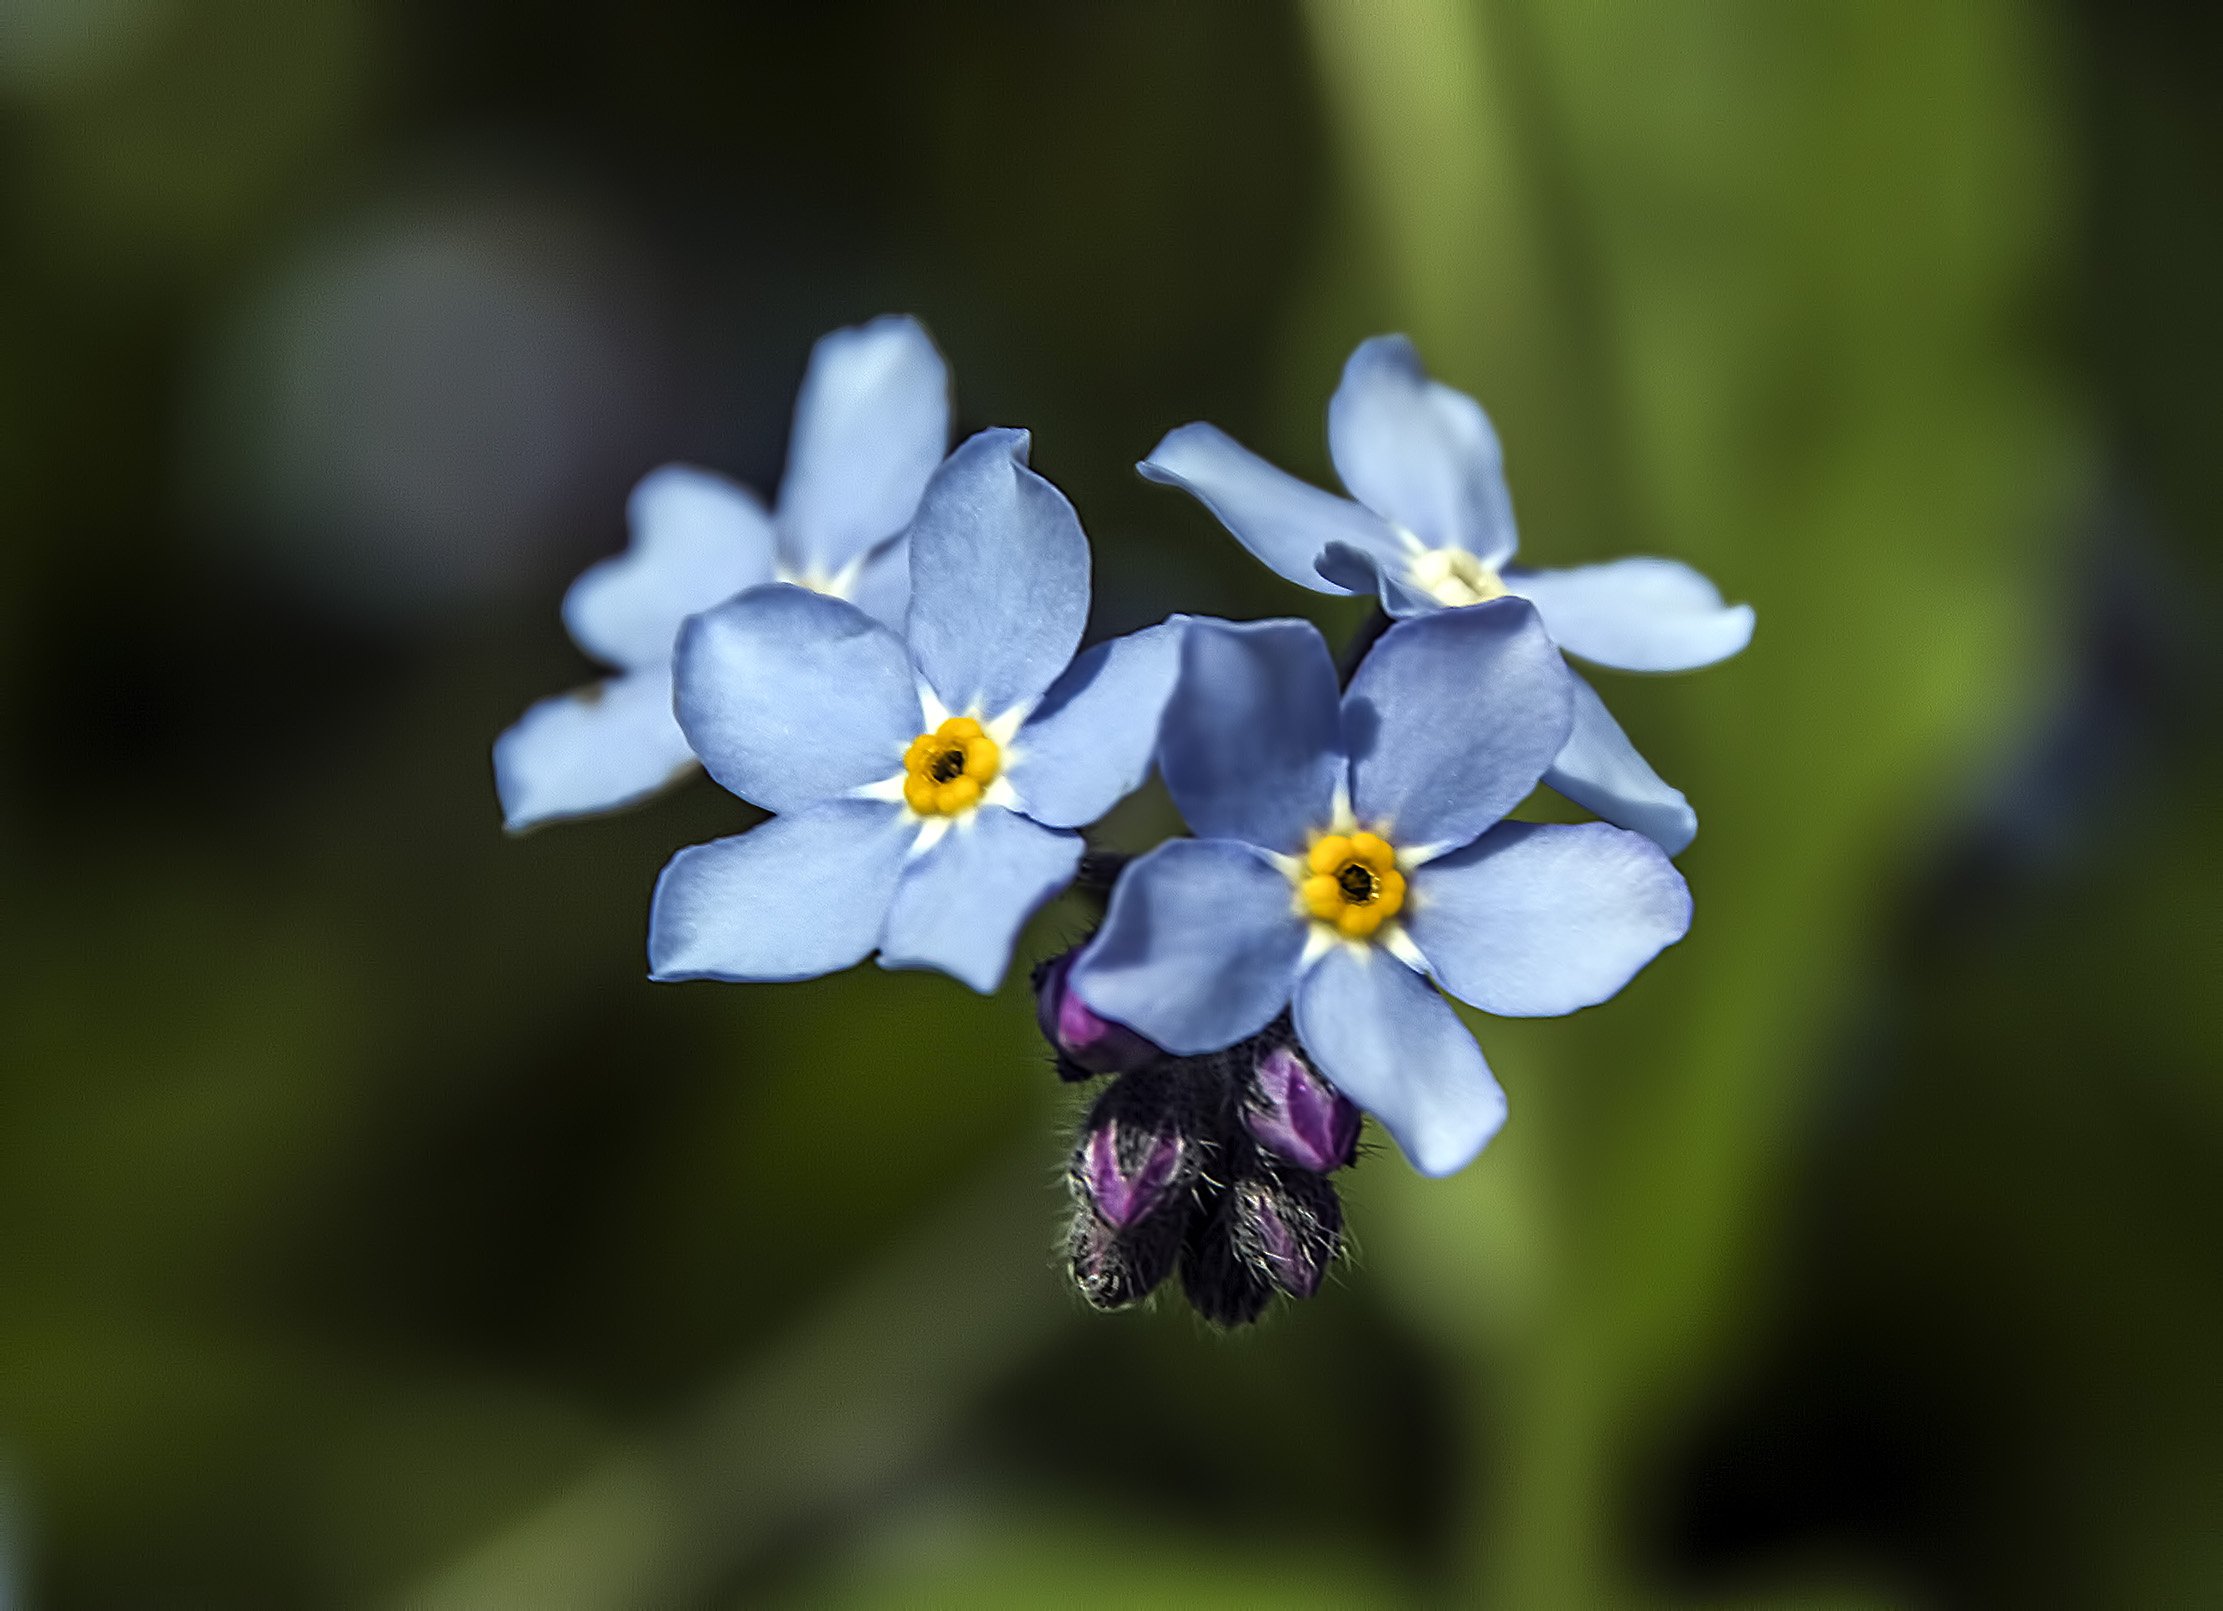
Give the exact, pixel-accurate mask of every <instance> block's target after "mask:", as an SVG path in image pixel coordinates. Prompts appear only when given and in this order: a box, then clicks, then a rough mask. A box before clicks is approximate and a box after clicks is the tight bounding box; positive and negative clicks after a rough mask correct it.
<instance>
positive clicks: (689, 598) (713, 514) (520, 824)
mask: <svg viewBox="0 0 2223 1611" xmlns="http://www.w3.org/2000/svg"><path fill="white" fill-rule="evenodd" d="M948 446H949V372H948V369H947V368H946V366H945V365H944V364H943V362H942V356H941V354H940V353H938V352H936V351H935V350H934V343H933V342H932V340H930V339H929V338H928V336H927V334H926V332H925V331H924V330H923V329H921V328H920V326H919V325H918V323H917V321H916V320H913V319H910V318H906V317H903V316H901V315H888V316H885V317H882V318H879V319H874V320H872V321H871V322H870V323H868V324H863V325H859V326H856V327H854V328H852V329H846V330H836V331H834V332H832V333H831V334H829V335H827V336H824V337H822V338H821V339H820V340H819V342H818V344H817V346H816V347H814V348H813V349H812V351H811V359H810V367H809V369H808V371H807V372H806V373H805V375H804V377H803V388H802V391H801V393H800V394H799V395H798V396H797V398H796V401H795V423H794V429H793V431H792V433H791V434H790V438H789V442H788V452H787V473H786V476H785V477H784V478H783V479H782V481H781V483H780V497H779V505H778V508H777V510H776V511H775V512H773V513H770V514H767V513H766V511H765V509H764V506H763V505H762V504H761V503H760V502H758V500H757V498H756V496H755V494H753V493H751V492H750V491H749V490H748V489H747V488H745V487H742V486H739V485H736V484H735V483H734V482H732V481H729V480H727V479H726V478H725V477H723V476H720V475H715V474H713V473H711V472H710V471H708V470H698V469H694V468H692V467H690V466H686V465H666V466H665V467H664V468H662V469H660V470H655V471H651V472H650V473H649V474H648V475H647V476H646V477H644V478H643V479H642V481H641V482H640V484H639V485H638V486H636V487H635V488H634V489H633V494H632V497H631V498H630V499H629V500H628V502H627V504H626V520H627V524H628V526H629V527H630V530H631V538H632V540H631V545H630V546H629V547H628V548H627V549H626V551H625V552H624V553H622V554H619V555H617V556H615V557H614V558H611V559H606V560H603V561H601V562H600V563H599V564H596V565H594V566H592V567H591V568H590V569H588V570H587V571H586V572H585V573H584V574H583V575H581V576H580V577H579V579H578V580H577V581H576V582H574V583H573V584H572V585H571V590H570V591H569V592H568V593H567V594H566V595H565V597H564V603H563V617H564V624H565V626H566V627H568V628H569V629H570V632H571V636H572V638H573V640H574V641H576V642H577V643H578V645H579V647H580V648H581V649H583V650H585V651H586V652H587V653H588V654H590V655H592V656H594V657H595V658H596V659H598V660H602V661H604V662H606V663H608V664H609V665H611V666H613V667H615V668H617V673H618V674H617V675H616V676H614V677H611V678H609V679H608V680H606V681H604V682H602V683H599V684H596V685H595V686H593V687H590V688H586V689H583V690H580V691H578V692H576V693H571V694H562V695H558V696H557V697H555V698H553V699H544V700H542V701H541V702H540V703H538V704H536V705H534V706H533V707H532V709H530V710H528V711H527V712H526V713H525V715H524V716H523V717H522V718H521V719H520V720H519V721H518V722H517V724H516V725H515V726H514V727H511V728H510V729H509V730H508V731H507V732H505V733H503V734H502V736H501V737H500V738H499V739H498V740H496V742H495V745H494V779H495V788H496V791H497V792H498V793H499V795H500V797H501V802H502V811H503V815H504V817H505V819H506V821H507V823H508V825H509V827H510V828H511V829H512V830H517V829H523V828H529V827H532V826H534V825H536V824H539V823H542V822H548V821H552V820H555V819H557V818H562V817H575V816H584V815H588V814H590V813H594V812H599V811H608V810H612V809H614V808H616V807H618V806H623V805H630V804H632V803H634V802H636V801H639V800H643V799H646V798H647V797H648V796H650V795H652V794H655V793H656V792H658V791H659V790H660V789H662V788H663V787H664V786H665V785H666V784H668V783H671V782H673V781H676V780H677V779H678V778H681V777H684V776H686V775H687V774H688V773H690V772H691V771H692V770H693V769H694V765H695V755H694V753H693V752H692V751H691V750H690V749H689V748H688V747H687V740H686V738H685V736H684V735H683V734H682V733H681V732H680V729H679V724H678V723H677V722H676V721H675V720H674V719H673V715H672V671H671V667H672V647H673V643H674V640H675V638H676V637H677V635H678V632H679V628H680V624H681V623H682V622H683V621H685V620H686V619H687V617H689V616H691V615H694V614H695V613H697V612H698V611H701V610H706V609H709V608H710V607H711V606H712V605H714V604H717V603H719V602H721V601H722V600H725V599H728V598H731V597H732V596H733V595H734V594H736V593H739V592H741V591H742V590H743V589H746V588H751V587H757V586H760V585H762V584H764V583H767V582H773V581H781V582H791V583H795V584H797V585H799V586H801V587H805V588H810V589H813V590H815V591H817V592H820V593H824V594H827V595H830V596H832V597H835V598H842V599H849V600H851V601H853V602H854V603H855V604H856V605H857V606H858V607H859V608H861V609H863V610H864V611H865V612H866V613H867V614H869V615H872V616H875V617H877V618H878V619H880V620H882V621H885V622H888V623H889V624H891V625H896V626H900V625H901V624H902V621H903V612H904V606H905V602H906V600H907V597H908V594H909V588H910V568H909V564H908V561H907V557H906V554H905V549H904V541H903V536H902V532H903V527H904V524H905V523H906V522H907V521H908V520H909V519H910V518H911V513H912V511H913V510H914V509H915V508H916V507H917V505H918V500H919V493H920V491H921V489H923V488H924V487H925V485H926V479H927V477H928V476H930V475H932V474H933V472H934V467H935V466H936V465H938V464H939V463H941V461H942V455H943V453H944V452H945V451H947V449H948Z"/></svg>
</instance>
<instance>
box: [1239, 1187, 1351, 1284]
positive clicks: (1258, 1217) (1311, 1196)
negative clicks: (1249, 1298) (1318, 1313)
mask: <svg viewBox="0 0 2223 1611" xmlns="http://www.w3.org/2000/svg"><path fill="white" fill-rule="evenodd" d="M1234 1220H1235V1225H1234V1232H1235V1246H1236V1248H1237V1250H1238V1251H1239V1252H1240V1253H1241V1254H1242V1256H1243V1258H1244V1260H1245V1262H1247V1263H1249V1264H1250V1265H1251V1266H1252V1267H1253V1268H1255V1269H1256V1270H1257V1271H1258V1272H1259V1273H1260V1274H1262V1275H1264V1276H1265V1277H1267V1278H1268V1279H1269V1280H1271V1281H1272V1282H1273V1284H1274V1285H1275V1286H1277V1287H1279V1288H1281V1290H1282V1291H1284V1292H1286V1293H1288V1294H1289V1295H1290V1296H1291V1297H1292V1298H1309V1297H1311V1296H1312V1295H1313V1294H1314V1293H1315V1292H1317V1291H1319V1290H1320V1282H1321V1279H1322V1278H1323V1277H1324V1276H1326V1274H1327V1273H1328V1266H1329V1265H1330V1264H1332V1263H1334V1262H1335V1256H1336V1254H1337V1252H1339V1251H1340V1250H1341V1248H1342V1245H1343V1205H1342V1203H1341V1202H1340V1201H1338V1200H1337V1198H1336V1195H1335V1188H1334V1187H1332V1186H1330V1185H1329V1184H1328V1183H1327V1182H1326V1181H1324V1180H1321V1179H1319V1178H1318V1177H1317V1176H1313V1175H1282V1176H1279V1177H1275V1178H1260V1179H1255V1180H1243V1181H1238V1182H1237V1183H1236V1185H1235V1190H1234Z"/></svg>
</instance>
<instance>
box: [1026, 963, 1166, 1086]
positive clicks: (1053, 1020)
mask: <svg viewBox="0 0 2223 1611" xmlns="http://www.w3.org/2000/svg"><path fill="white" fill-rule="evenodd" d="M1077 955H1079V953H1078V952H1077V951H1068V952H1066V954H1065V955H1063V956H1061V957H1059V958H1058V959H1057V960H1056V961H1055V962H1053V963H1051V964H1050V966H1049V969H1048V971H1046V972H1045V973H1044V974H1043V975H1042V984H1041V987H1040V989H1039V990H1038V992H1037V993H1036V995H1035V998H1034V1008H1035V1017H1036V1021H1037V1022H1039V1023H1040V1024H1041V1026H1042V1038H1043V1039H1044V1040H1046V1041H1048V1042H1049V1043H1050V1044H1051V1045H1053V1046H1055V1047H1056V1048H1057V1049H1058V1050H1059V1051H1061V1052H1063V1053H1064V1054H1065V1055H1066V1056H1067V1057H1069V1058H1071V1059H1072V1060H1073V1061H1074V1062H1076V1063H1078V1064H1079V1065H1080V1066H1081V1067H1082V1068H1085V1069H1087V1070H1088V1071H1089V1072H1090V1073H1092V1074H1124V1073H1126V1072H1128V1071H1129V1070H1130V1069H1137V1068H1140V1067H1142V1066H1143V1065H1144V1064H1145V1063H1149V1062H1153V1061H1155V1060H1156V1059H1157V1057H1158V1056H1159V1051H1158V1048H1157V1047H1156V1046H1155V1045H1153V1044H1152V1043H1151V1042H1149V1041H1147V1040H1145V1039H1143V1037H1142V1036H1140V1035H1138V1034H1136V1033H1135V1032H1134V1031H1133V1030H1131V1029H1129V1028H1128V1027H1127V1026H1126V1025H1125V1024H1115V1023H1113V1022H1112V1021H1111V1020H1110V1019H1109V1018H1099V1017H1098V1016H1097V1015H1096V1014H1095V1013H1094V1012H1092V1011H1090V1010H1089V1005H1088V1003H1087V1002H1085V1001H1083V1000H1081V998H1080V996H1079V994H1078V993H1076V992H1075V991H1073V990H1070V989H1068V988H1067V987H1066V976H1067V975H1068V974H1070V973H1071V972H1072V971H1073V958H1074V957H1076V956H1077Z"/></svg>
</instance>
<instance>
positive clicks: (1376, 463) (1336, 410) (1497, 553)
mask: <svg viewBox="0 0 2223 1611" xmlns="http://www.w3.org/2000/svg"><path fill="white" fill-rule="evenodd" d="M1328 452H1329V454H1330V456H1332V457H1333V458H1334V460H1335V473H1336V474H1337V475H1339V476H1341V477H1342V478H1343V484H1344V486H1346V487H1348V488H1349V489H1350V491H1351V496H1353V497H1354V498H1356V499H1358V501H1359V502H1360V503H1363V504H1364V505H1366V507H1367V508H1369V509H1371V510H1373V511H1374V513H1376V514H1377V515H1380V516H1381V517H1382V518H1383V519H1384V520H1386V521H1388V522H1390V524H1392V525H1395V526H1402V527H1403V528H1404V529H1405V530H1407V531H1409V532H1411V533H1412V534H1413V535H1414V536H1415V537H1418V538H1419V539H1420V540H1421V541H1422V542H1423V543H1426V544H1427V545H1428V546H1429V547H1430V548H1461V549H1464V550H1466V551H1467V552H1468V553H1470V554H1472V555H1474V556H1475V557H1476V558H1477V559H1480V560H1481V561H1482V562H1483V563H1484V564H1486V565H1491V566H1497V565H1502V564H1504V563H1505V561H1506V560H1507V559H1508V558H1509V557H1511V555H1512V552H1513V548H1514V543H1515V537H1514V531H1513V500H1512V495H1511V494H1510V493H1508V492H1507V491H1506V489H1505V469H1504V454H1503V452H1502V451H1501V450H1500V449H1499V447H1498V441H1497V432H1496V431H1495V430H1494V429H1492V427H1491V425H1490V419H1489V416H1488V415H1487V414H1484V413H1483V412H1482V408H1481V405H1480V404H1478V403H1476V402H1475V400H1474V399H1473V398H1471V397H1469V396H1467V395H1466V394H1465V393H1464V392H1457V391H1453V390H1452V389H1451V388H1450V387H1449V386H1445V385H1443V384H1441V383H1440V382H1437V381H1433V380H1430V379H1429V378H1428V373H1427V371H1426V370H1424V369H1422V368H1421V367H1420V356H1419V354H1417V353H1415V352H1414V351H1413V344H1412V343H1411V342H1410V341H1408V340H1406V339H1405V338H1404V337H1403V336H1376V337H1374V338H1373V339H1372V340H1370V341H1362V342H1360V343H1359V345H1358V350H1357V351H1355V352H1353V353H1352V354H1351V357H1350V361H1349V362H1347V363H1346V364H1345V365H1344V366H1343V384H1342V385H1340V386H1338V387H1337V388H1336V391H1335V396H1334V398H1332V399H1331V400H1330V401H1329V403H1328Z"/></svg>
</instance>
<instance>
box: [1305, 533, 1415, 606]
mask: <svg viewBox="0 0 2223 1611" xmlns="http://www.w3.org/2000/svg"><path fill="white" fill-rule="evenodd" d="M1320 574H1321V575H1322V576H1325V577H1327V578H1329V579H1330V580H1331V581H1334V582H1336V583H1338V584H1339V585H1341V586H1344V587H1347V588H1349V589H1350V590H1351V591H1352V592H1354V593H1372V594H1374V595H1375V596H1376V597H1377V598H1379V599H1380V600H1381V601H1382V608H1383V609H1385V610H1387V611H1388V612H1389V613H1390V614H1391V615H1394V616H1396V617H1397V618H1398V619H1399V620H1403V619H1404V618H1405V617H1406V616H1408V615H1433V614H1435V613H1436V611H1438V610H1440V609H1443V608H1444V607H1445V606H1444V605H1443V604H1441V603H1440V602H1438V600H1437V599H1436V598H1435V597H1434V595H1432V594H1428V593H1423V592H1422V591H1421V590H1420V589H1419V588H1417V587H1415V586H1413V585H1412V583H1410V582H1408V581H1406V580H1405V566H1404V563H1403V562H1402V561H1397V560H1384V559H1382V558H1381V557H1380V556H1379V555H1377V554H1370V553H1368V552H1367V551H1366V550H1365V549H1363V548H1353V547H1352V546H1351V545H1350V544H1349V543H1330V544H1329V545H1328V546H1327V547H1326V548H1325V549H1323V550H1321V553H1320Z"/></svg>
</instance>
